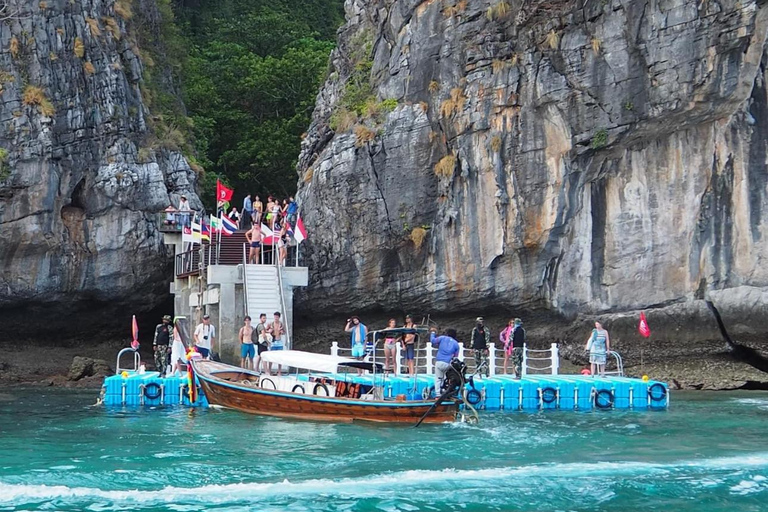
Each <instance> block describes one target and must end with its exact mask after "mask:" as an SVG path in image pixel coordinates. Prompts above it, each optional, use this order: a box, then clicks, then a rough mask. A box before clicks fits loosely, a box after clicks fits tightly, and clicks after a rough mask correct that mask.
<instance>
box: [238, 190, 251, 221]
mask: <svg viewBox="0 0 768 512" xmlns="http://www.w3.org/2000/svg"><path fill="white" fill-rule="evenodd" d="M252 217H253V202H252V201H251V194H248V195H246V196H245V199H243V214H242V218H241V219H240V229H248V228H249V227H250V226H251V218H252Z"/></svg>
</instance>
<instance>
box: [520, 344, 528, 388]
mask: <svg viewBox="0 0 768 512" xmlns="http://www.w3.org/2000/svg"><path fill="white" fill-rule="evenodd" d="M520 374H521V377H525V376H526V375H528V346H527V345H526V344H525V343H523V365H522V367H521V368H520ZM521 389H522V388H521Z"/></svg>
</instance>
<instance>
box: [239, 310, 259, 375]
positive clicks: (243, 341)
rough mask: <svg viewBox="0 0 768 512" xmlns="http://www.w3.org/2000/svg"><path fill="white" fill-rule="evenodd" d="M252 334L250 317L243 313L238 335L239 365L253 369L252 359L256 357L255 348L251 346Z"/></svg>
mask: <svg viewBox="0 0 768 512" xmlns="http://www.w3.org/2000/svg"><path fill="white" fill-rule="evenodd" d="M252 336H253V327H252V326H251V317H250V316H248V315H245V319H244V320H243V326H242V327H241V328H240V332H239V333H238V337H239V338H240V366H241V367H242V368H246V369H253V360H254V359H255V358H256V349H255V348H254V346H253V338H252Z"/></svg>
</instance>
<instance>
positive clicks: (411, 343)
mask: <svg viewBox="0 0 768 512" xmlns="http://www.w3.org/2000/svg"><path fill="white" fill-rule="evenodd" d="M403 327H405V328H406V329H415V326H414V325H413V318H411V315H406V317H405V325H404V326H403ZM403 350H404V352H405V364H407V365H408V375H409V376H411V377H413V376H414V375H415V374H416V335H415V334H404V335H403Z"/></svg>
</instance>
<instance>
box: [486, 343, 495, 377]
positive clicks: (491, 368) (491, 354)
mask: <svg viewBox="0 0 768 512" xmlns="http://www.w3.org/2000/svg"><path fill="white" fill-rule="evenodd" d="M494 375H496V343H489V344H488V376H489V377H493V376H494Z"/></svg>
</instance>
